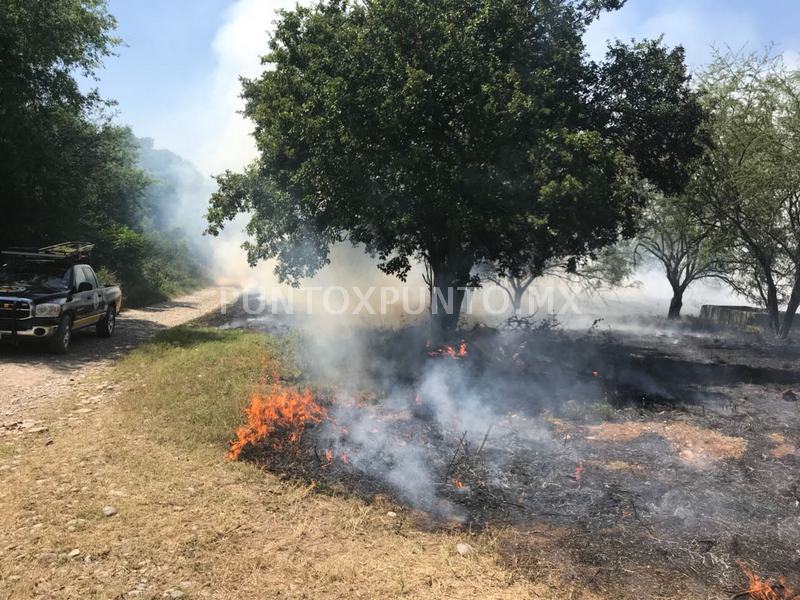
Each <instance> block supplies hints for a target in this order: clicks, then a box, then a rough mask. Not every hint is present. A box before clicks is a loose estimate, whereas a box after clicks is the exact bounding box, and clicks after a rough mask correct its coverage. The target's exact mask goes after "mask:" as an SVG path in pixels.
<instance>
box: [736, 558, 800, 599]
mask: <svg viewBox="0 0 800 600" xmlns="http://www.w3.org/2000/svg"><path fill="white" fill-rule="evenodd" d="M739 568H741V569H742V571H743V572H744V574H745V577H747V590H745V593H747V594H749V595H750V598H752V599H753V600H800V594H798V593H797V592H795V591H794V590H792V589H791V588H789V587H788V586H787V585H786V581H785V580H784V579H783V578H779V579H778V581H777V583H775V585H774V586H773V584H772V583H770V582H768V581H767V580H766V579H761V577H759V576H758V575H756V574H755V573H753V572H752V571H751V570H750V569H749V568H748V567H747V566H746V565H745V564H743V563H741V562H740V563H739Z"/></svg>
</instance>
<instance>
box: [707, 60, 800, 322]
mask: <svg viewBox="0 0 800 600" xmlns="http://www.w3.org/2000/svg"><path fill="white" fill-rule="evenodd" d="M701 84H702V88H703V90H704V98H705V101H706V102H707V103H708V106H709V110H710V111H711V121H710V124H711V126H710V131H711V134H712V142H713V143H712V145H711V147H710V150H709V151H708V153H707V155H706V156H705V158H704V161H703V168H702V171H701V177H700V179H699V184H700V185H698V194H699V198H698V202H697V203H696V206H697V207H698V214H699V216H700V218H701V219H702V220H703V222H705V223H708V224H711V225H714V226H716V227H717V228H718V230H720V231H722V232H723V233H724V234H725V235H726V236H727V237H729V238H730V239H731V240H732V243H731V244H730V247H729V249H730V255H731V264H732V268H731V271H730V277H728V280H729V281H730V282H731V283H732V284H733V286H734V288H735V289H736V290H737V291H739V292H740V293H742V294H744V295H746V296H749V297H751V298H753V299H754V300H756V301H758V302H761V303H762V304H763V305H764V306H765V307H766V309H767V312H768V314H769V324H770V327H771V328H772V329H773V331H775V333H776V334H778V335H779V336H781V337H786V336H788V335H789V332H790V331H791V328H792V324H793V322H794V317H795V313H796V312H797V309H798V306H800V71H797V70H790V69H787V68H786V67H785V66H784V65H783V63H782V62H781V61H780V60H779V59H777V58H773V57H770V56H769V55H753V56H737V55H720V56H717V58H716V60H715V61H714V62H713V63H712V64H711V65H710V67H709V68H708V69H707V71H706V72H705V73H704V74H703V76H702V81H701ZM784 302H785V306H786V310H785V313H784V316H783V317H781V311H780V308H781V305H782V304H783V303H784Z"/></svg>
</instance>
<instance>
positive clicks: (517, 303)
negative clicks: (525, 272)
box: [511, 287, 527, 316]
mask: <svg viewBox="0 0 800 600" xmlns="http://www.w3.org/2000/svg"><path fill="white" fill-rule="evenodd" d="M526 289H527V288H522V287H515V288H514V293H513V294H512V296H511V308H513V309H514V316H519V314H520V311H521V310H522V297H523V296H524V295H525V290H526Z"/></svg>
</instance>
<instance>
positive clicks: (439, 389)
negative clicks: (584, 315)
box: [229, 314, 800, 597]
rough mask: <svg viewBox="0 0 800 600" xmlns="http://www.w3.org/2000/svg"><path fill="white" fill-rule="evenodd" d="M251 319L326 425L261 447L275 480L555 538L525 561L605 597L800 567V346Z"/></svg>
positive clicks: (455, 522)
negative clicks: (582, 580)
mask: <svg viewBox="0 0 800 600" xmlns="http://www.w3.org/2000/svg"><path fill="white" fill-rule="evenodd" d="M229 318H230V319H234V320H235V318H236V317H235V316H233V315H229ZM248 319H249V321H248ZM229 322H230V321H229ZM239 323H240V324H243V325H247V324H249V326H250V327H255V328H259V329H263V330H265V331H272V332H276V333H278V334H287V335H291V336H294V337H295V338H296V339H297V343H296V348H297V352H296V362H297V365H298V367H299V370H300V371H301V372H302V373H303V376H302V379H301V380H300V381H297V382H292V383H293V384H296V385H298V386H300V387H305V386H311V387H312V388H313V389H314V391H315V396H316V399H317V401H318V402H319V403H321V404H322V405H324V406H325V408H326V410H327V412H328V419H327V420H325V421H323V422H322V423H320V424H319V425H317V426H314V427H311V428H309V429H308V430H307V431H306V432H305V434H304V437H303V439H302V441H301V443H300V444H299V446H298V447H297V448H294V449H292V450H291V451H287V452H282V453H270V452H260V451H259V449H258V448H252V449H251V450H250V451H249V453H248V454H247V458H249V459H250V460H255V461H257V462H259V463H260V464H262V465H263V466H264V467H265V468H267V469H269V470H271V471H273V472H277V473H282V474H283V475H284V476H287V477H291V478H301V479H304V480H309V481H314V482H316V484H317V486H318V489H320V490H326V491H328V492H330V493H337V494H355V495H358V496H360V497H362V498H364V499H366V500H367V501H372V500H373V499H374V498H376V497H378V496H381V497H383V496H387V495H388V496H391V497H393V498H395V499H396V500H397V501H398V502H400V503H402V504H404V505H406V506H408V507H409V508H410V509H413V510H417V511H419V512H418V513H416V514H418V515H419V517H418V518H419V519H421V521H420V523H422V522H423V521H424V522H426V523H428V524H429V525H430V524H431V523H432V524H434V525H435V526H444V527H452V526H457V527H469V528H475V527H486V526H489V527H493V526H496V525H507V526H512V527H513V528H514V531H517V532H519V533H520V535H522V534H524V532H526V531H531V530H535V531H541V530H542V528H545V529H546V530H548V531H551V530H552V531H556V530H557V531H558V532H559V533H558V535H555V534H553V536H552V537H551V538H548V540H547V541H546V542H544V543H538V544H537V545H536V546H535V547H534V546H532V547H530V548H528V549H526V551H527V552H529V553H531V555H533V556H538V557H539V558H540V559H541V560H546V559H547V558H546V557H547V553H548V552H555V551H557V552H559V553H566V554H568V555H569V559H570V560H571V561H574V562H575V564H577V565H582V566H583V567H585V568H586V569H594V570H595V571H596V570H597V569H600V571H599V572H600V575H598V577H599V578H600V579H601V580H603V581H605V582H606V583H607V584H608V585H623V586H624V585H625V584H626V582H627V583H630V580H631V578H633V577H636V578H640V579H641V578H642V577H644V576H645V575H646V574H647V573H648V571H647V569H648V568H649V567H648V565H652V564H658V565H660V567H661V568H663V569H669V570H670V571H671V572H672V577H675V573H678V576H677V577H678V579H677V580H676V581H678V580H680V582H681V584H680V585H685V586H687V587H686V589H687V590H693V593H697V590H705V589H712V588H713V589H718V588H720V586H727V587H728V588H729V589H736V588H735V587H734V586H735V582H737V581H739V580H740V578H741V570H740V568H739V566H738V562H737V561H743V562H744V563H745V564H748V565H750V566H751V567H752V568H754V569H755V570H757V571H759V572H765V573H775V574H781V573H784V574H791V573H796V572H798V571H800V554H799V553H798V551H797V548H798V544H800V509H798V505H800V478H798V475H797V473H798V470H797V467H798V466H800V453H798V450H797V446H798V445H800V411H799V410H798V408H799V407H798V405H797V404H796V403H792V402H789V401H787V400H785V399H784V392H785V391H786V390H787V389H790V388H792V387H793V386H798V385H800V375H799V374H798V373H797V372H796V370H794V369H793V368H792V364H794V362H793V361H796V360H797V359H798V358H800V353H799V352H798V350H797V349H796V348H793V347H790V346H785V345H784V346H779V345H769V344H766V343H764V341H763V340H761V339H759V338H758V336H751V337H747V336H743V335H739V334H725V333H720V332H711V331H697V332H695V331H692V330H691V329H690V328H686V329H685V330H681V329H680V328H675V329H673V330H671V331H663V330H661V332H660V333H654V334H646V333H645V329H644V327H640V328H639V330H637V331H636V332H635V334H634V333H619V332H614V331H612V330H609V329H608V328H601V327H595V328H592V329H588V330H586V329H583V330H562V329H560V328H558V327H553V326H552V324H550V323H549V322H547V321H534V322H533V323H529V326H526V327H518V328H516V329H515V330H513V331H508V330H503V329H498V328H490V327H485V326H478V327H475V328H471V329H468V330H465V331H462V332H461V333H460V334H459V336H458V337H457V338H455V339H453V340H452V342H451V343H452V345H453V352H440V351H439V350H440V349H438V348H434V347H431V346H430V345H427V344H428V338H427V335H426V333H427V331H426V329H425V327H424V325H416V326H413V325H410V326H403V327H395V328H379V327H375V326H371V325H364V324H361V325H358V324H356V323H353V322H350V323H348V324H347V325H346V326H343V327H339V326H338V325H337V323H338V321H337V320H335V319H322V320H317V321H314V318H313V316H312V317H309V316H307V315H303V314H295V315H262V316H260V317H252V316H251V317H247V316H245V317H244V318H243V319H241V320H240V321H239ZM281 332H283V333H281ZM462 339H463V342H464V343H465V346H466V352H465V355H463V356H462V355H460V353H459V352H458V349H459V347H460V344H461V342H462ZM787 397H788V396H787ZM548 544H552V545H548ZM632 573H635V574H636V575H635V576H634V575H632ZM643 574H644V575H643ZM532 576H533V573H532ZM653 576H655V575H653ZM640 583H641V582H640ZM675 585H677V583H676V584H675ZM687 593H688V592H687ZM690 595H691V594H690ZM621 597H624V596H621Z"/></svg>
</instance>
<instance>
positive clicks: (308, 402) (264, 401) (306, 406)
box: [228, 384, 328, 460]
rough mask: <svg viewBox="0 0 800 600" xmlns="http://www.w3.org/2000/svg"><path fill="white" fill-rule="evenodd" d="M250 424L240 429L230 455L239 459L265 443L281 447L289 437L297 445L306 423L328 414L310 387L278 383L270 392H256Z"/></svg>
mask: <svg viewBox="0 0 800 600" xmlns="http://www.w3.org/2000/svg"><path fill="white" fill-rule="evenodd" d="M245 415H246V416H247V425H244V426H242V427H239V428H238V429H237V430H236V439H235V440H234V441H232V442H231V448H230V451H229V452H228V458H230V459H231V460H236V459H237V458H239V455H240V454H241V453H242V451H244V450H245V449H246V448H248V447H252V446H256V445H260V444H264V445H266V446H268V447H270V448H272V449H275V450H278V449H280V448H282V447H283V445H284V442H285V441H288V442H289V444H291V445H296V444H297V443H298V442H299V441H300V438H301V437H302V435H303V432H304V431H305V428H306V425H309V424H316V423H319V422H321V421H322V420H323V419H326V418H327V416H328V415H327V412H326V411H325V409H324V408H323V407H321V406H320V405H319V404H317V403H316V402H315V401H314V398H313V395H312V394H311V392H310V391H309V390H304V391H298V390H296V389H293V388H287V387H283V386H282V385H279V384H276V385H273V386H272V389H271V390H270V392H269V393H267V394H262V393H259V392H255V393H254V394H253V396H252V398H251V399H250V406H248V407H247V409H245Z"/></svg>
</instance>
